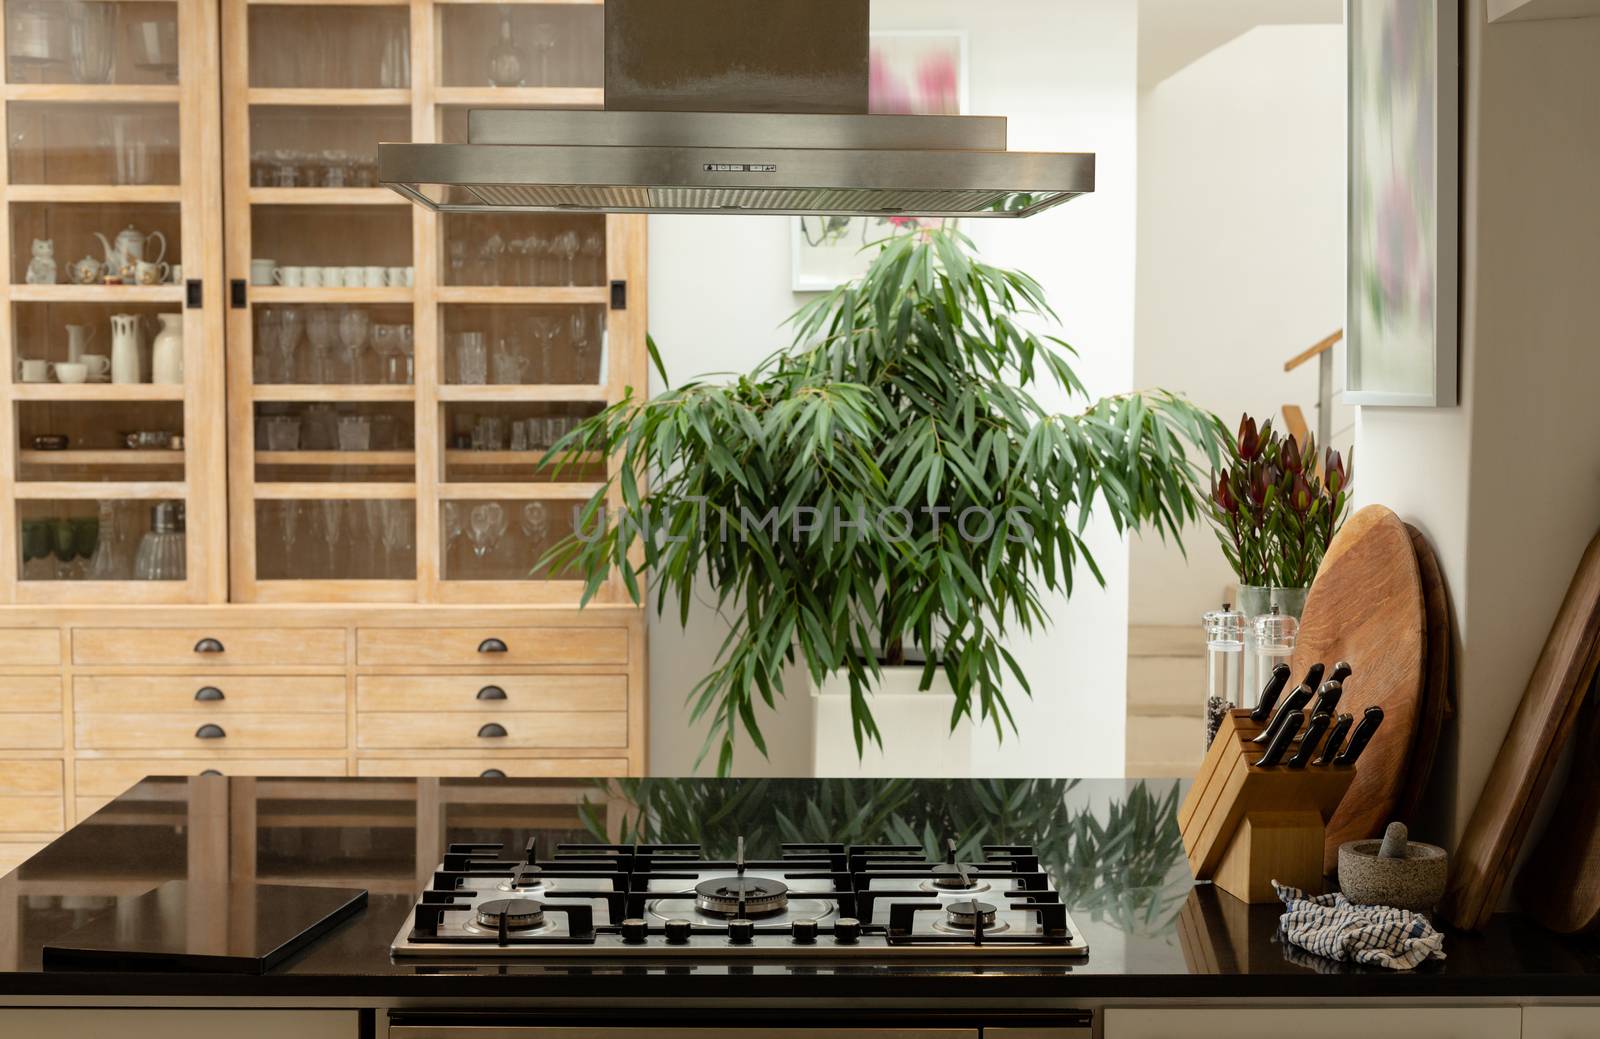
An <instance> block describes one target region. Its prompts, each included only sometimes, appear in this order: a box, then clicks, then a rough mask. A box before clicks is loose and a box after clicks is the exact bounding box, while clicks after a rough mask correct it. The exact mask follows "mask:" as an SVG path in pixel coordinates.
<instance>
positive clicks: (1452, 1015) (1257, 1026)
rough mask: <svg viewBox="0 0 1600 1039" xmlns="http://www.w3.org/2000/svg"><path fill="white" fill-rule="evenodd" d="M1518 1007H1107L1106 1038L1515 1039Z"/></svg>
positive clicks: (1518, 1032) (1519, 1015)
mask: <svg viewBox="0 0 1600 1039" xmlns="http://www.w3.org/2000/svg"><path fill="white" fill-rule="evenodd" d="M1521 1028H1522V1011H1521V1010H1519V1009H1518V1008H1517V1007H1515V1006H1507V1007H1471V1008H1468V1007H1373V1008H1370V1009H1345V1008H1338V1007H1323V1008H1318V1009H1315V1010H1308V1009H1307V1008H1305V1007H1298V1008H1285V1009H1282V1010H1252V1009H1249V1008H1245V1007H1230V1008H1211V1007H1207V1008H1204V1009H1200V1008H1193V1007H1190V1008H1172V1009H1167V1008H1142V1009H1126V1010H1121V1009H1115V1008H1113V1009H1109V1010H1107V1011H1106V1012H1105V1029H1104V1035H1105V1039H1173V1037H1175V1036H1183V1037H1184V1039H1280V1037H1282V1036H1285V1035H1292V1036H1295V1037H1296V1039H1348V1037H1349V1036H1352V1035H1383V1036H1390V1035H1395V1036H1398V1035H1403V1036H1406V1037H1407V1039H1518V1037H1519V1035H1521V1034H1522V1033H1521Z"/></svg>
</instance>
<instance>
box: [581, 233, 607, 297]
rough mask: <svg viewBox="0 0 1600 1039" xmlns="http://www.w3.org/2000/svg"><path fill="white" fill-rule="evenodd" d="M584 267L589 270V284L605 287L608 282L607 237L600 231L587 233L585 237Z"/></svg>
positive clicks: (583, 247)
mask: <svg viewBox="0 0 1600 1039" xmlns="http://www.w3.org/2000/svg"><path fill="white" fill-rule="evenodd" d="M582 249H583V258H584V266H585V267H587V268H588V270H589V282H590V283H591V284H594V285H604V284H605V282H606V236H605V235H603V234H601V233H600V232H599V231H586V232H584V235H583V246H582Z"/></svg>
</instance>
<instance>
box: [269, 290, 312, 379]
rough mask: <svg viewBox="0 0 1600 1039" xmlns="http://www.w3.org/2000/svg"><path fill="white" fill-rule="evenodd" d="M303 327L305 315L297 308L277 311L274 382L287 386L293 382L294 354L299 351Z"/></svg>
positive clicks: (285, 308) (284, 308)
mask: <svg viewBox="0 0 1600 1039" xmlns="http://www.w3.org/2000/svg"><path fill="white" fill-rule="evenodd" d="M305 326H306V321H305V314H304V313H303V312H302V311H300V310H299V309H298V308H296V307H283V308H282V309H280V310H279V311H278V344H277V346H278V348H277V351H276V356H275V362H276V363H275V368H276V371H275V372H274V373H273V378H274V380H275V381H276V382H279V383H283V384H284V385H288V384H289V383H292V382H294V381H295V354H296V351H298V350H299V349H300V336H301V333H303V332H304V331H305Z"/></svg>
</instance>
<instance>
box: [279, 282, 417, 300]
mask: <svg viewBox="0 0 1600 1039" xmlns="http://www.w3.org/2000/svg"><path fill="white" fill-rule="evenodd" d="M249 291H250V301H251V302H252V303H410V302H411V300H412V297H413V296H414V295H415V293H414V292H413V291H412V290H411V289H408V288H404V287H401V288H387V287H385V288H381V289H366V288H362V289H343V288H340V289H327V288H310V289H308V288H303V287H301V288H290V287H288V286H285V285H252V286H250V290H249Z"/></svg>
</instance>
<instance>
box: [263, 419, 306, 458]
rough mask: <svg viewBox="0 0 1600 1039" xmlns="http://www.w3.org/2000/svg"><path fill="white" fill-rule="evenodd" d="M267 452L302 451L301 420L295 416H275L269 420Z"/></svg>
mask: <svg viewBox="0 0 1600 1039" xmlns="http://www.w3.org/2000/svg"><path fill="white" fill-rule="evenodd" d="M267 450H268V451H298V450H300V420H299V419H298V418H295V417H294V416H293V415H273V416H272V417H271V418H269V419H267Z"/></svg>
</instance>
